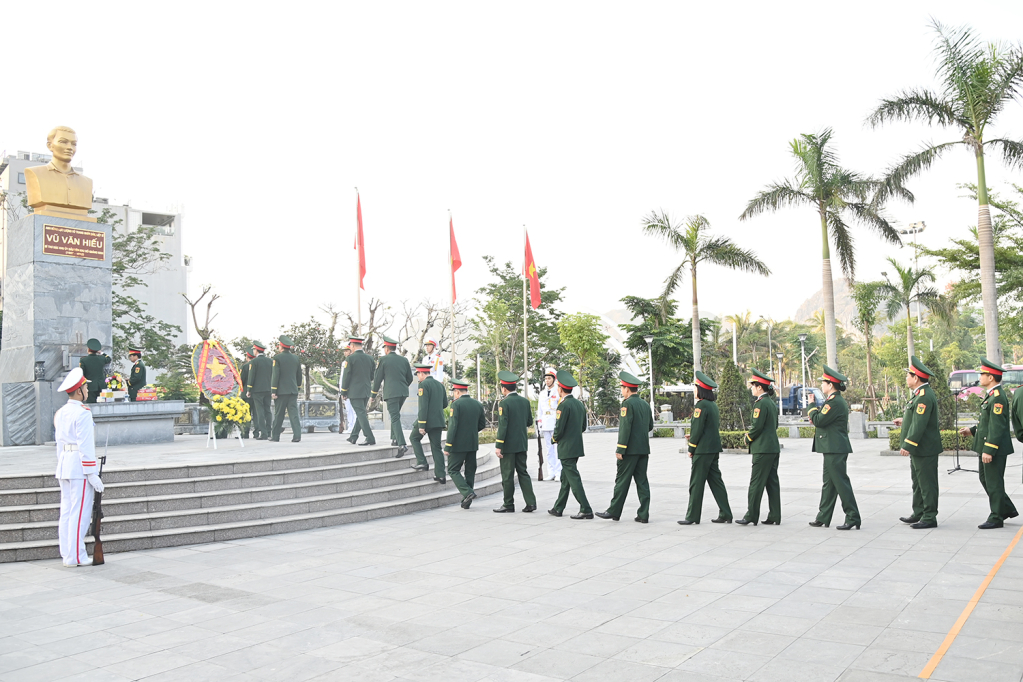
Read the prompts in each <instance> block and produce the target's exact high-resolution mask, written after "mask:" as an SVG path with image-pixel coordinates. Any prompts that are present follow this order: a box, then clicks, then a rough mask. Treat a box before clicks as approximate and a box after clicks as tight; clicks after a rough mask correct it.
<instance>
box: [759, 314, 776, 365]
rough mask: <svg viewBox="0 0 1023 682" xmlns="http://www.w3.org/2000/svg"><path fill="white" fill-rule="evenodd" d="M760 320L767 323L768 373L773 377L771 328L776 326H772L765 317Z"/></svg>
mask: <svg viewBox="0 0 1023 682" xmlns="http://www.w3.org/2000/svg"><path fill="white" fill-rule="evenodd" d="M760 319H761V320H763V321H764V322H766V323H767V367H768V370H767V371H768V373H769V374H772V375H773V374H774V358H772V357H771V347H772V344H771V328H772V327H773V326H774V325H773V324H771V321H770V320H768V319H767V318H766V317H764V316H763V315H761V316H760Z"/></svg>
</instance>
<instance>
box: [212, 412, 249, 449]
mask: <svg viewBox="0 0 1023 682" xmlns="http://www.w3.org/2000/svg"><path fill="white" fill-rule="evenodd" d="M231 434H234V435H235V437H236V438H237V439H238V445H240V446H241V447H243V448H244V447H245V441H243V440H242V430H241V429H240V428H239V427H238V425H237V424H235V423H233V422H232V423H231V430H230V431H228V432H227V437H228V438H231ZM210 441H213V449H214V450H216V449H217V431H216V427H214V425H213V420H212V419H211V420H210V427H209V429H208V430H207V431H206V447H209V446H210Z"/></svg>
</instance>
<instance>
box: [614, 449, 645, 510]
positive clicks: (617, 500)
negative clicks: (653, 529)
mask: <svg viewBox="0 0 1023 682" xmlns="http://www.w3.org/2000/svg"><path fill="white" fill-rule="evenodd" d="M649 464H650V455H622V458H621V459H620V460H618V473H617V474H616V475H615V491H614V495H612V496H611V504H610V505H608V507H607V513H608V514H610V515H611V516H613V517H614V518H616V519H617V518H619V517H621V515H622V510H623V509H624V508H625V498H626V497H628V496H629V486H631V485H632V481H633V479H635V480H636V493H637V494H638V495H639V511H638V512H636V515H637V516H638V517H639V518H641V519H647V520H649V519H650V481H648V480H647V477H646V470H647V466H648V465H649Z"/></svg>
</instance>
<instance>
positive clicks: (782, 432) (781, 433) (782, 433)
mask: <svg viewBox="0 0 1023 682" xmlns="http://www.w3.org/2000/svg"><path fill="white" fill-rule="evenodd" d="M778 437H779V438H788V437H789V427H787V426H779V427H778Z"/></svg>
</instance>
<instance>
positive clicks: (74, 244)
mask: <svg viewBox="0 0 1023 682" xmlns="http://www.w3.org/2000/svg"><path fill="white" fill-rule="evenodd" d="M43 254H45V255H47V256H64V257H65V258H86V259H88V260H105V259H106V257H107V235H106V233H104V232H101V231H99V230H83V229H81V228H78V227H65V226H63V225H45V224H44V225H43Z"/></svg>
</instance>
